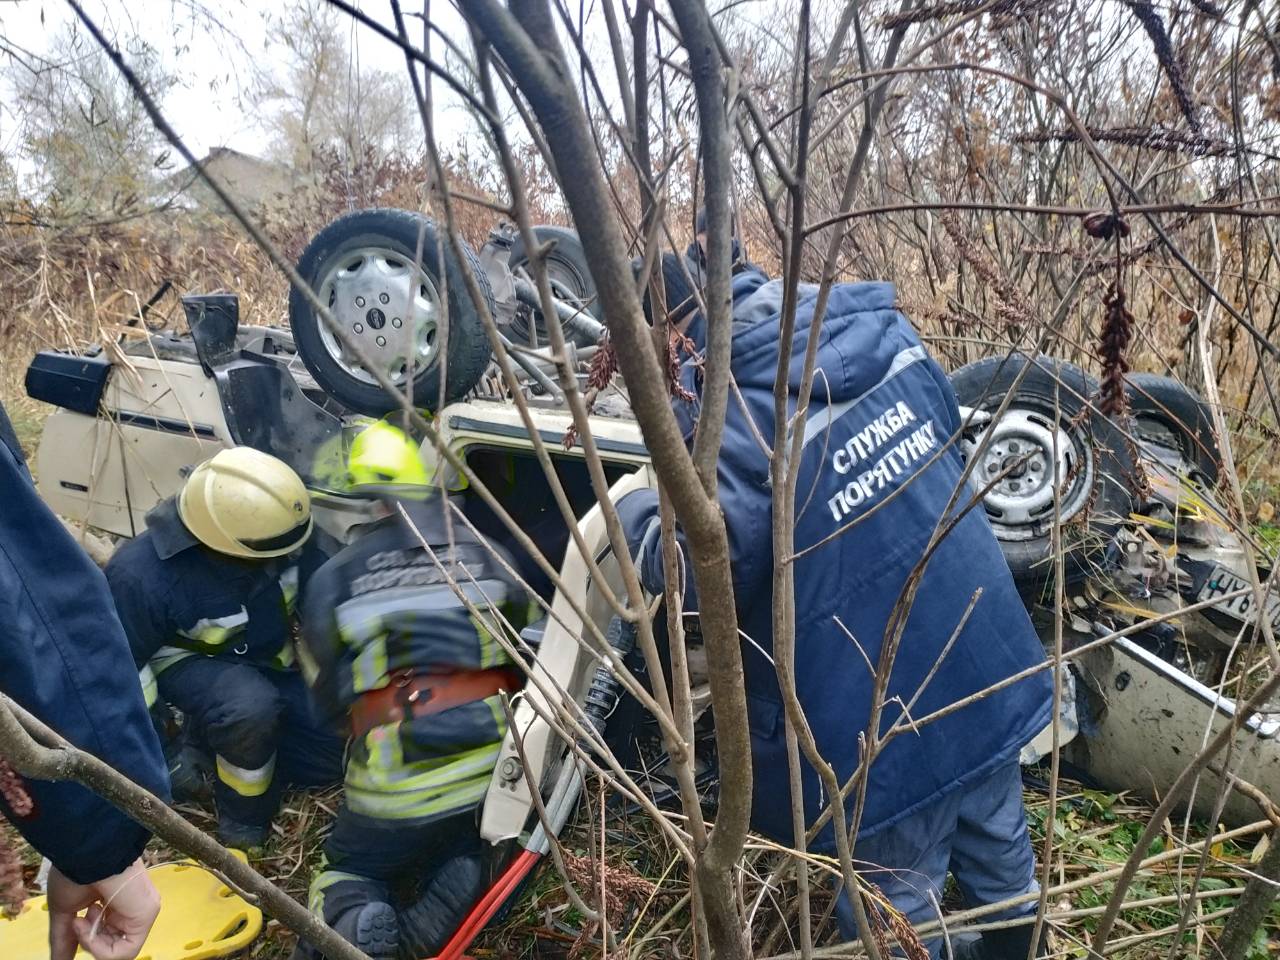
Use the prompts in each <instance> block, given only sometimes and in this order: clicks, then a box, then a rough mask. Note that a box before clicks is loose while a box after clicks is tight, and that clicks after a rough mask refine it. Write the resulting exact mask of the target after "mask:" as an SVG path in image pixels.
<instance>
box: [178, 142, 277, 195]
mask: <svg viewBox="0 0 1280 960" xmlns="http://www.w3.org/2000/svg"><path fill="white" fill-rule="evenodd" d="M200 165H201V166H202V167H203V168H204V170H205V172H206V173H208V174H209V176H210V177H212V178H213V179H214V180H215V181H216V182H217V183H218V185H219V186H221V187H222V188H223V189H224V190H226V191H227V192H228V193H229V194H231V196H232V197H234V198H235V199H236V200H238V201H240V202H241V203H243V204H244V205H245V206H248V207H254V206H259V205H264V204H270V203H271V202H273V201H274V200H275V199H276V198H277V197H278V196H282V195H283V196H288V195H290V194H292V193H293V192H294V191H295V190H296V189H298V187H299V186H301V183H302V181H301V178H300V177H298V176H296V175H295V174H294V172H293V170H291V169H290V168H289V167H288V166H286V165H285V164H282V163H276V162H274V161H271V160H263V159H262V158H261V157H255V156H251V155H250V154H247V153H240V152H239V151H238V150H232V149H231V148H230V147H214V148H213V149H212V150H210V151H209V153H208V154H207V155H206V156H205V158H204V159H203V160H201V161H200ZM169 182H170V184H171V185H172V189H174V190H175V191H177V192H179V193H181V194H182V195H183V196H184V197H185V198H187V199H188V200H189V201H190V202H191V203H193V204H195V205H198V206H205V207H220V206H221V204H220V203H219V202H218V198H217V196H216V195H215V194H214V192H213V191H212V190H211V189H210V188H209V185H208V184H206V183H205V182H204V181H203V180H202V179H201V178H200V176H199V174H198V173H197V172H196V170H195V168H194V167H191V166H187V167H184V168H183V169H181V170H179V171H178V172H177V173H175V174H174V175H173V176H171V177H170V178H169Z"/></svg>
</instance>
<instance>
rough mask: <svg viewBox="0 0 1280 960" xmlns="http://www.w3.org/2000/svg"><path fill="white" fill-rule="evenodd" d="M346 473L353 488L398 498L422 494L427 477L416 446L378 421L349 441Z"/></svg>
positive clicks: (398, 429) (399, 432) (385, 423)
mask: <svg viewBox="0 0 1280 960" xmlns="http://www.w3.org/2000/svg"><path fill="white" fill-rule="evenodd" d="M347 474H348V475H349V477H350V479H351V487H352V489H354V490H357V491H360V492H366V493H376V494H383V495H387V494H389V495H392V496H398V497H412V498H415V499H420V498H422V497H425V496H426V495H427V494H428V492H429V490H430V484H431V476H430V474H429V473H428V472H427V468H426V466H425V465H424V464H423V462H422V456H421V454H420V453H419V452H418V445H417V444H416V443H414V442H413V441H412V440H411V439H410V438H409V436H408V434H406V433H405V432H404V431H403V430H401V429H400V428H399V427H395V426H392V425H391V424H389V423H387V422H386V421H385V420H379V421H378V422H377V423H375V424H372V425H371V426H369V427H367V428H366V429H364V430H361V431H360V432H359V433H358V434H356V437H355V439H354V440H352V441H351V452H350V453H349V454H348V456H347Z"/></svg>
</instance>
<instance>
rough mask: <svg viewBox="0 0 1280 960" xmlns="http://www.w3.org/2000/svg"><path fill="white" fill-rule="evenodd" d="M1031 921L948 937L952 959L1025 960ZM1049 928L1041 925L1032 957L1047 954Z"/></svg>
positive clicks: (1029, 950) (1028, 949)
mask: <svg viewBox="0 0 1280 960" xmlns="http://www.w3.org/2000/svg"><path fill="white" fill-rule="evenodd" d="M1034 932H1035V924H1034V923H1026V924H1023V925H1021V926H1018V927H1004V928H1002V929H999V930H985V931H983V933H982V935H981V936H980V937H972V936H963V935H962V936H958V937H954V938H952V940H951V957H952V960H1027V958H1028V957H1030V956H1031V934H1032V933H1034ZM1048 941H1049V930H1048V928H1047V927H1042V928H1041V930H1040V943H1039V944H1038V945H1037V947H1036V952H1035V957H1036V958H1040V957H1046V956H1048V953H1049V951H1048Z"/></svg>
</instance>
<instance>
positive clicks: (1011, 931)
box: [618, 264, 1052, 960]
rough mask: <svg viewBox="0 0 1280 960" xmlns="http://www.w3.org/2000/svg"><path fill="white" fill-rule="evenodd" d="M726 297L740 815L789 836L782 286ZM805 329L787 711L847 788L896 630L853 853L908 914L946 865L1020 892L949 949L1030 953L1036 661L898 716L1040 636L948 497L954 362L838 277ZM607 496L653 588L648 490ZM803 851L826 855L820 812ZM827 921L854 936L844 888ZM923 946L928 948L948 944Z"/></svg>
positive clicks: (655, 558) (683, 293)
mask: <svg viewBox="0 0 1280 960" xmlns="http://www.w3.org/2000/svg"><path fill="white" fill-rule="evenodd" d="M664 266H665V264H664ZM663 275H664V277H665V278H666V282H667V284H668V289H667V291H666V294H667V302H668V303H672V304H681V303H685V302H690V301H691V300H692V297H691V294H690V291H688V289H687V287H686V288H685V289H677V290H672V289H670V286H671V282H672V281H671V278H673V277H675V278H678V277H679V276H681V274H680V272H679V271H676V270H668V269H664V270H663ZM799 293H800V296H799V304H798V307H797V314H796V324H795V333H794V336H793V340H792V351H791V363H790V367H789V371H787V372H784V374H783V375H784V376H787V377H788V386H789V388H790V392H791V395H792V401H791V402H792V405H793V408H794V405H795V404H796V399H795V395H796V391H797V389H798V387H799V384H800V380H801V375H802V364H803V360H804V357H805V352H806V349H807V348H808V345H809V329H810V324H811V321H812V319H813V313H814V310H815V307H816V303H817V299H818V297H817V293H818V291H817V288H816V287H814V286H812V285H807V284H806V285H802V286H801V288H800V291H799ZM732 294H733V345H732V353H731V359H730V369H731V372H732V376H733V378H734V381H735V383H736V384H737V386H738V389H739V390H740V391H741V396H742V402H741V403H730V404H729V407H728V411H727V413H726V416H725V424H724V435H723V442H722V445H721V448H720V457H719V462H718V465H717V479H718V483H719V502H720V506H721V508H722V509H723V511H724V520H725V527H726V528H727V531H728V537H729V548H730V553H731V565H732V570H733V580H734V598H735V601H736V606H737V612H738V618H739V626H740V628H741V629H742V631H743V633H744V635H745V636H748V637H751V638H752V640H753V641H754V643H753V644H744V645H743V666H744V674H745V679H746V687H747V712H748V718H749V723H750V727H751V747H752V762H753V770H754V779H755V790H754V794H753V798H752V825H753V826H754V828H755V829H756V830H759V831H760V832H761V833H764V834H766V835H768V836H770V837H773V838H774V839H776V840H778V841H780V842H782V843H791V842H793V839H794V832H793V823H792V812H791V809H792V807H791V796H790V791H788V790H787V789H786V788H785V786H784V787H783V788H782V789H779V787H778V785H779V784H780V783H781V784H784V785H785V784H786V783H787V771H788V761H787V746H786V738H785V735H784V728H785V724H784V722H783V700H782V694H781V691H780V689H779V684H778V675H777V671H776V669H775V667H774V665H773V662H772V660H771V659H770V655H771V651H772V645H773V644H772V622H773V601H772V584H773V577H774V569H773V553H772V549H771V545H770V537H771V526H772V523H771V520H772V515H773V506H772V499H771V498H772V491H771V488H770V481H769V460H768V454H767V453H766V452H765V451H764V450H763V449H762V444H761V442H760V440H759V439H758V438H759V437H763V438H764V443H766V444H769V445H770V446H772V445H773V444H774V443H775V439H774V433H773V426H774V397H773V391H774V384H775V381H776V379H777V376H778V370H777V368H778V360H779V343H780V339H779V318H780V313H781V306H782V284H781V282H779V281H770V280H768V279H767V278H766V277H765V276H764V275H763V274H761V273H760V272H759V271H758V270H755V269H750V268H749V269H746V270H743V271H740V272H738V273H737V274H736V275H735V276H734V277H733V281H732ZM673 319H674V320H675V321H676V322H687V318H684V317H677V318H673ZM689 329H690V330H694V329H695V326H694V325H692V324H690V325H689ZM697 329H701V328H697ZM690 335H691V336H693V335H694V334H690ZM818 336H819V337H820V341H819V343H818V345H817V374H818V376H817V379H816V380H815V382H814V386H813V392H812V396H811V398H810V401H809V406H808V409H807V410H806V412H805V417H804V419H803V421H800V422H797V423H796V425H795V430H797V431H800V432H801V433H802V437H801V454H800V461H799V462H798V463H797V464H796V465H795V468H796V469H797V470H798V474H799V475H798V482H797V484H796V489H797V490H799V491H801V493H800V495H799V496H798V498H797V506H796V510H797V515H796V521H795V528H794V530H793V531H792V536H793V539H794V548H793V555H794V557H795V564H796V566H795V609H796V621H795V643H796V652H795V678H796V692H797V695H798V697H799V700H800V704H801V706H802V707H803V709H804V711H805V715H806V717H807V719H808V723H809V726H810V727H811V729H812V733H813V736H814V738H815V740H816V741H817V744H818V747H819V749H820V750H821V752H822V755H823V757H824V758H825V759H826V760H827V761H828V762H829V763H831V764H832V765H833V766H834V768H835V772H836V774H837V776H838V777H839V779H840V781H841V782H845V781H847V780H848V778H849V777H850V776H851V775H852V774H853V772H854V771H855V769H857V768H858V765H859V762H860V760H861V757H862V753H861V750H862V747H861V743H862V738H861V737H860V734H861V733H862V732H864V729H865V726H866V724H867V723H868V722H869V720H870V716H871V704H872V689H873V685H874V683H875V677H874V675H873V671H871V670H869V669H868V664H870V663H876V662H878V658H879V656H880V652H881V646H882V644H883V643H884V642H885V641H886V636H888V635H891V633H892V631H893V630H894V629H896V628H898V627H900V628H901V630H902V633H901V640H900V642H899V646H898V652H897V656H896V657H895V659H894V660H893V664H892V669H891V674H890V677H889V678H888V689H887V693H886V695H885V701H884V713H883V714H882V720H881V728H880V732H881V733H884V732H886V731H888V730H889V729H890V728H891V727H895V726H896V727H898V728H900V733H899V734H898V735H897V736H896V739H893V740H891V741H890V742H889V743H888V744H887V745H886V746H885V747H884V749H883V750H882V751H881V752H880V753H879V755H878V756H877V757H876V758H875V760H874V762H873V763H872V765H871V767H870V772H869V775H868V776H869V783H868V789H867V792H866V803H865V807H864V808H863V810H862V811H861V821H860V828H859V832H858V838H857V846H856V850H855V853H854V855H855V856H856V857H857V859H858V860H859V861H863V862H865V863H868V864H874V865H875V867H877V868H880V869H870V871H869V873H868V878H869V879H870V880H871V881H872V882H874V883H876V884H877V885H878V886H879V887H880V889H881V890H882V891H883V892H884V894H885V895H886V896H887V897H888V898H889V899H890V900H891V901H892V902H893V903H894V905H895V906H896V907H897V908H898V909H899V910H900V911H901V912H902V913H903V914H905V915H906V916H907V917H908V919H909V920H911V921H912V922H913V923H920V922H923V921H927V920H931V919H935V918H936V914H937V904H938V903H939V902H940V901H941V899H942V893H943V887H944V883H945V880H946V876H947V873H948V872H949V871H950V872H951V873H952V874H954V876H955V879H956V882H957V886H958V887H959V890H960V893H961V894H962V896H963V897H964V898H965V900H966V901H967V902H968V904H969V905H971V906H980V905H988V904H995V903H1000V902H1003V901H1004V900H1006V899H1010V898H1016V897H1023V898H1024V899H1023V901H1022V902H1021V904H1019V905H1015V906H1013V907H1010V908H1007V909H1005V910H1004V911H1002V912H1000V913H997V914H993V915H990V916H989V917H988V918H987V919H990V920H997V919H999V920H1005V919H1016V920H1020V921H1022V923H1021V924H1019V925H1016V926H1010V927H1007V928H1002V929H997V930H992V931H989V932H987V933H984V934H983V935H982V937H981V939H980V940H976V941H966V942H965V943H963V944H960V943H958V942H957V943H953V948H954V950H955V953H956V954H957V955H960V956H964V957H984V958H988V960H1027V957H1028V956H1030V955H1031V936H1032V923H1031V922H1030V921H1031V919H1032V918H1033V917H1034V914H1035V909H1036V903H1035V897H1034V894H1035V892H1036V890H1037V886H1036V882H1035V859H1034V856H1033V854H1032V850H1031V844H1030V840H1029V838H1028V835H1027V825H1026V819H1025V813H1024V811H1023V807H1022V784H1021V778H1020V775H1019V768H1018V755H1019V752H1020V749H1021V748H1022V746H1023V745H1024V744H1026V743H1027V742H1029V741H1030V740H1031V739H1032V738H1034V737H1035V735H1036V734H1037V733H1039V732H1040V731H1041V730H1042V729H1043V728H1044V727H1045V726H1046V725H1047V724H1048V722H1049V717H1050V713H1051V710H1050V708H1051V703H1052V690H1051V684H1050V680H1049V675H1048V673H1047V672H1043V671H1042V672H1040V673H1038V674H1034V675H1032V676H1028V677H1027V678H1025V679H1023V680H1020V681H1019V682H1017V683H1013V684H1010V685H1008V686H1005V687H1003V688H1002V689H1000V690H998V691H996V692H994V693H991V694H989V695H987V696H985V697H982V698H977V699H975V700H974V701H973V702H971V703H969V704H968V705H967V706H965V707H963V708H960V709H957V710H955V711H954V712H952V713H950V714H949V715H946V716H943V717H941V718H940V719H937V720H935V721H934V722H932V723H928V724H923V725H920V726H918V727H917V726H916V725H915V724H914V723H913V722H912V718H917V719H918V718H920V717H925V716H928V715H929V714H932V713H935V712H938V711H942V710H943V709H944V708H947V707H949V706H951V705H952V704H955V703H957V702H959V701H962V700H965V699H966V698H969V697H971V696H973V695H975V694H977V693H979V692H980V691H985V690H987V689H988V688H990V687H991V686H993V685H995V684H998V683H1000V682H1001V681H1005V680H1007V679H1008V678H1010V677H1012V676H1014V675H1016V674H1018V673H1020V672H1022V671H1024V670H1028V669H1029V668H1032V667H1035V666H1036V665H1037V664H1039V663H1041V662H1042V661H1043V660H1044V650H1043V647H1042V646H1041V644H1040V641H1039V639H1038V638H1037V636H1036V633H1035V630H1034V629H1033V627H1032V624H1031V621H1030V619H1029V617H1028V616H1027V612H1026V609H1025V608H1024V606H1023V604H1022V601H1021V600H1020V598H1019V596H1018V593H1017V590H1016V589H1015V587H1014V583H1013V578H1012V576H1011V575H1010V573H1009V569H1008V567H1007V565H1006V564H1005V562H1004V557H1003V555H1002V553H1001V551H1000V547H999V544H998V543H997V541H996V539H995V536H994V535H993V533H992V532H991V528H990V526H989V525H988V523H987V519H986V516H985V514H984V513H983V511H982V509H981V507H980V506H979V507H978V508H977V509H967V507H968V505H969V502H970V499H971V493H970V492H967V491H966V490H965V489H963V488H962V489H960V490H959V496H958V498H957V502H956V504H955V505H954V506H949V505H950V504H951V503H952V497H953V494H956V493H957V489H958V488H960V487H961V484H962V482H963V481H962V479H961V476H962V469H963V461H962V458H961V454H960V450H959V447H958V445H957V444H955V443H953V442H952V440H953V438H954V437H955V436H956V434H957V433H958V432H959V430H960V428H961V420H960V413H959V409H958V407H957V404H956V398H955V394H954V392H953V391H952V389H951V385H950V383H949V382H948V380H947V377H946V374H945V373H943V371H942V368H941V367H940V366H939V365H938V364H937V362H936V361H935V360H934V359H933V358H932V357H931V356H930V355H929V353H928V351H927V350H926V349H925V347H924V345H923V344H922V343H921V342H920V338H919V337H918V335H917V334H916V332H915V330H913V329H912V327H911V325H910V323H908V322H907V320H906V318H905V317H904V316H903V315H902V314H901V313H899V312H898V310H897V308H896V306H895V294H894V289H893V287H892V286H891V285H890V284H887V283H842V284H836V285H834V286H833V287H832V288H831V292H830V298H829V301H828V305H827V310H826V314H825V318H824V320H823V322H822V324H821V326H820V327H819V331H818ZM697 346H698V347H699V349H701V347H702V344H701V343H698V344H697ZM697 372H698V371H697V369H696V367H695V365H694V364H686V365H685V366H684V367H683V368H682V371H681V379H682V382H683V385H684V386H685V388H686V389H687V390H688V391H689V394H690V395H692V396H694V397H695V399H694V401H693V402H692V403H685V402H684V401H677V403H676V413H677V419H679V420H680V421H681V422H682V425H683V427H684V428H685V430H686V431H687V437H688V438H689V439H692V436H693V432H694V430H695V429H696V415H697V407H698V402H697V394H698V391H699V390H700V389H701V385H702V381H701V379H700V377H698V376H697ZM786 439H787V442H790V437H788V438H786ZM776 442H778V443H781V442H783V440H782V439H781V438H779V439H778V440H777V441H776ZM618 509H619V513H620V515H621V517H622V520H623V524H624V526H625V527H626V529H627V538H628V541H629V542H630V543H631V544H632V546H633V550H634V552H635V554H636V560H637V564H638V565H639V567H640V574H641V578H642V580H643V582H644V583H645V585H646V587H647V588H648V589H650V590H651V591H653V592H660V591H661V590H662V589H663V569H662V550H661V549H660V543H659V521H658V505H657V496H656V494H655V493H654V492H653V491H639V492H637V493H634V494H631V495H630V496H628V497H625V498H624V499H623V500H622V501H621V503H620V504H619V508H618ZM948 526H950V529H949V532H948V533H947V535H946V536H945V538H943V539H942V540H941V541H940V542H939V543H937V544H936V545H935V544H932V543H931V538H932V536H933V534H934V531H935V530H939V529H943V528H946V527H948ZM919 564H923V571H924V572H923V577H922V579H921V581H920V584H919V590H918V593H917V595H916V600H915V602H914V604H913V605H912V606H911V607H910V610H909V613H908V614H906V616H905V623H900V622H898V618H897V617H896V616H895V604H896V603H897V602H898V599H899V597H900V596H901V595H902V593H903V590H904V588H905V586H906V585H907V584H908V583H909V578H910V576H911V574H912V571H913V570H914V569H915V568H916V567H917V565H919ZM688 587H689V589H688V592H687V593H686V596H685V609H687V610H696V609H697V597H696V588H697V584H696V583H690V584H689V585H688ZM953 638H954V642H953ZM908 705H909V709H910V713H909V714H908ZM801 781H802V793H803V796H802V798H801V800H802V804H803V810H804V815H805V819H806V822H807V823H809V824H813V823H814V822H815V821H816V819H817V818H818V816H819V815H820V814H821V812H822V810H823V808H824V807H825V806H826V803H827V799H826V797H825V796H824V794H823V790H822V785H821V783H820V782H819V780H818V776H817V774H816V772H815V771H814V769H813V768H812V767H811V766H810V765H809V764H808V763H803V764H802V776H801ZM853 793H855V794H856V793H857V791H853ZM852 803H853V799H852V798H851V799H850V804H851V805H852ZM810 849H813V850H816V851H818V852H821V853H826V854H831V853H834V852H835V845H834V835H833V832H832V829H831V828H830V827H829V826H828V827H827V828H826V829H824V830H823V831H821V832H820V833H819V835H818V837H817V839H816V841H815V842H814V843H813V844H812V845H811V847H810ZM837 916H838V918H839V920H840V926H841V930H842V931H843V932H844V933H845V934H846V936H849V937H852V936H853V935H854V933H855V927H854V919H853V914H852V910H851V907H850V904H849V900H848V896H847V894H845V893H843V892H842V893H841V896H840V900H839V901H838V903H837ZM927 946H928V947H929V949H930V952H931V953H932V955H933V956H934V957H935V958H937V957H938V955H939V953H940V952H941V949H942V941H941V940H940V939H936V940H931V941H930V942H929V943H928V944H927Z"/></svg>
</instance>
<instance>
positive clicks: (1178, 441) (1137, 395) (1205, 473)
mask: <svg viewBox="0 0 1280 960" xmlns="http://www.w3.org/2000/svg"><path fill="white" fill-rule="evenodd" d="M1125 381H1126V383H1125V390H1126V392H1127V393H1128V394H1129V408H1130V410H1131V411H1132V413H1133V423H1134V431H1133V432H1134V435H1135V436H1136V437H1137V438H1138V440H1139V441H1142V442H1146V443H1155V444H1159V445H1160V446H1163V447H1172V449H1174V450H1176V451H1177V452H1178V453H1180V454H1181V455H1182V459H1183V461H1184V462H1186V464H1187V465H1188V466H1190V467H1192V468H1194V469H1195V470H1197V471H1198V472H1199V473H1200V475H1201V476H1202V477H1203V478H1204V480H1205V482H1206V483H1207V484H1208V485H1209V486H1211V487H1213V486H1216V485H1217V483H1218V473H1219V470H1220V462H1221V459H1222V454H1221V452H1220V451H1219V449H1218V436H1217V434H1216V433H1214V430H1213V416H1212V415H1211V414H1210V413H1209V407H1208V405H1207V404H1206V403H1205V402H1204V400H1203V399H1202V398H1201V397H1200V395H1199V394H1197V393H1196V392H1195V391H1194V390H1192V389H1190V388H1189V387H1187V386H1185V385H1184V384H1183V383H1181V382H1180V381H1178V380H1175V379H1174V378H1173V377H1162V376H1160V375H1159V374H1156V373H1131V374H1129V375H1128V376H1127V377H1125Z"/></svg>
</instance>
